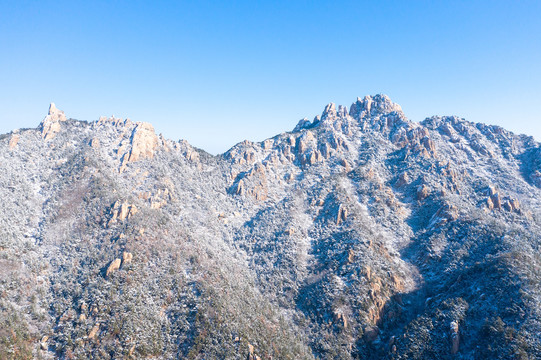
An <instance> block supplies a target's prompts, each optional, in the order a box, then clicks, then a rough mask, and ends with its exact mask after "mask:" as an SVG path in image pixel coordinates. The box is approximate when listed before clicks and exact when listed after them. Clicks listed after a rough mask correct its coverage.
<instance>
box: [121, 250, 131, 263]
mask: <svg viewBox="0 0 541 360" xmlns="http://www.w3.org/2000/svg"><path fill="white" fill-rule="evenodd" d="M132 259H133V254H132V253H131V252H127V251H124V252H123V253H122V265H125V264H129V263H131V261H132Z"/></svg>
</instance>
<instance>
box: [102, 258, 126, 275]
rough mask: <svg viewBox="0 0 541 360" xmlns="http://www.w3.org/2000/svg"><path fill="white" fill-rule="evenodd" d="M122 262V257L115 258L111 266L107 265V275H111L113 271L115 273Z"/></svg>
mask: <svg viewBox="0 0 541 360" xmlns="http://www.w3.org/2000/svg"><path fill="white" fill-rule="evenodd" d="M121 263H122V261H121V260H120V259H115V260H113V261H112V262H111V264H109V266H108V267H107V271H106V272H105V276H106V277H109V276H110V275H111V274H112V273H114V272H115V271H117V270H118V269H120V264H121Z"/></svg>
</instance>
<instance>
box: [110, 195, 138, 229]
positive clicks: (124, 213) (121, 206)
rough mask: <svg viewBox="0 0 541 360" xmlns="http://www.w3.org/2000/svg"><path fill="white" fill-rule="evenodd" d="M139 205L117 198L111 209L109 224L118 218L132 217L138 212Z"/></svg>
mask: <svg viewBox="0 0 541 360" xmlns="http://www.w3.org/2000/svg"><path fill="white" fill-rule="evenodd" d="M137 211H138V209H137V206H135V205H133V204H128V203H127V202H125V201H124V202H121V201H120V200H117V201H116V202H115V203H114V204H113V207H112V209H111V219H110V220H109V225H110V224H111V223H113V222H115V221H116V220H117V219H118V220H120V221H124V220H125V219H129V218H131V217H132V216H133V215H135V214H137Z"/></svg>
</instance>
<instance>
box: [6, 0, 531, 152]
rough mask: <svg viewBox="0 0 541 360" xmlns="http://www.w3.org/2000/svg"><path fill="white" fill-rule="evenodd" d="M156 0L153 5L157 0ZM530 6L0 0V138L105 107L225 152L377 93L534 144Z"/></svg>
mask: <svg viewBox="0 0 541 360" xmlns="http://www.w3.org/2000/svg"><path fill="white" fill-rule="evenodd" d="M157 4H158V5H157ZM539 13H541V2H538V1H521V2H509V1H468V2H466V1H453V2H429V1H412V2H399V1H384V2H379V3H372V2H353V1H333V2H331V1H328V2H327V1H319V2H308V1H296V2H290V1H288V2H276V1H272V2H270V1H261V2H253V1H231V2H214V1H199V2H173V1H171V2H167V1H165V2H159V3H150V2H143V1H130V2H128V1H115V2H108V1H94V2H91V3H78V2H69V1H57V2H52V1H40V2H36V1H20V2H11V3H8V2H3V3H2V4H0V45H1V46H2V48H3V49H7V51H5V54H4V56H2V57H0V69H1V70H0V81H1V83H2V84H3V85H4V86H2V87H1V88H0V106H2V109H3V111H2V113H1V114H0V133H5V132H9V131H10V130H13V129H15V128H20V127H36V126H37V124H38V123H39V121H41V119H42V118H43V117H44V115H45V113H46V109H47V106H48V104H49V103H50V102H55V103H56V104H57V106H58V107H59V108H60V109H62V110H64V111H65V113H66V115H67V116H68V117H72V118H76V119H84V120H94V119H97V118H98V117H99V116H100V115H111V114H114V115H115V116H117V117H122V118H126V117H129V118H131V119H132V120H133V121H146V122H150V123H152V124H153V125H154V127H155V128H156V131H157V132H161V133H163V134H164V135H166V136H167V137H168V138H172V139H179V138H182V139H186V140H188V141H189V142H190V143H191V144H192V145H194V146H197V147H200V148H202V149H205V150H206V151H209V152H211V153H214V154H216V153H220V152H224V151H226V150H227V149H229V148H230V147H231V146H232V145H233V144H235V143H237V142H239V141H242V140H244V139H249V140H252V141H258V140H262V139H264V138H267V137H270V136H273V135H275V134H278V133H280V132H283V131H289V130H291V129H292V128H293V127H294V126H295V125H296V123H297V121H298V120H299V119H301V118H304V117H308V118H309V119H312V117H313V116H315V115H318V114H320V113H321V111H322V110H323V107H324V106H325V105H326V104H327V103H329V102H335V103H336V104H342V105H346V106H348V107H349V105H350V104H351V103H352V102H353V101H354V100H355V99H356V97H357V96H360V97H363V96H364V95H374V94H377V93H384V94H387V95H388V96H389V97H390V98H391V100H392V101H394V102H396V103H398V104H399V105H401V106H402V108H403V110H404V113H405V115H406V116H407V117H408V118H410V119H412V120H414V121H421V120H423V119H424V118H426V117H429V116H432V115H457V116H460V117H464V118H466V119H467V120H469V121H473V122H483V123H487V124H494V125H499V126H502V127H504V128H506V129H508V130H511V131H513V132H516V133H526V134H527V135H532V136H534V137H535V138H536V140H537V141H540V140H541V116H540V115H539V112H538V107H539V104H541V66H540V65H539V64H541V22H539V21H538V20H537V16H538V14H539Z"/></svg>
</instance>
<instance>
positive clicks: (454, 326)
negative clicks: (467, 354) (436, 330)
mask: <svg viewBox="0 0 541 360" xmlns="http://www.w3.org/2000/svg"><path fill="white" fill-rule="evenodd" d="M449 334H450V337H451V354H453V355H454V354H456V353H457V352H458V349H459V346H460V336H459V334H458V323H457V322H456V321H452V322H451V324H450V325H449Z"/></svg>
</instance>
